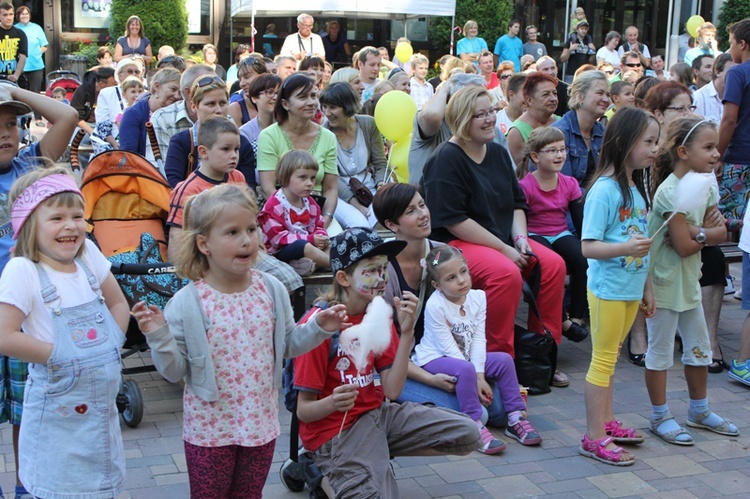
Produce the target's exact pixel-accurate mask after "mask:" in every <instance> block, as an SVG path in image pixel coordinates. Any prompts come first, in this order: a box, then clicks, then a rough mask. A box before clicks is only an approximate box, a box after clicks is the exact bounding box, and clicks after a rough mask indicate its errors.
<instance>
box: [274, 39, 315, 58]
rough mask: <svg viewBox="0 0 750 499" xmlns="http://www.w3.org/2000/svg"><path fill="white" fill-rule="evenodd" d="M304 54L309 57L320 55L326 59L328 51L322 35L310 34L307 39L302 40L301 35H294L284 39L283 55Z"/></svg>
mask: <svg viewBox="0 0 750 499" xmlns="http://www.w3.org/2000/svg"><path fill="white" fill-rule="evenodd" d="M300 52H303V53H305V54H308V55H318V56H319V57H323V58H324V59H325V53H326V49H325V47H324V46H323V39H322V38H320V35H318V34H315V33H310V36H309V37H307V38H302V36H300V34H299V33H292V34H291V35H289V36H287V37H286V39H284V45H282V46H281V52H280V54H281V55H291V56H292V57H294V54H299V53H300Z"/></svg>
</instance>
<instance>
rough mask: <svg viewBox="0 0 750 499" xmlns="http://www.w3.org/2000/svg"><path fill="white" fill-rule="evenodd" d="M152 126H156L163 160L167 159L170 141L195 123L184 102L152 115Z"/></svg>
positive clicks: (158, 110) (178, 102) (171, 105)
mask: <svg viewBox="0 0 750 499" xmlns="http://www.w3.org/2000/svg"><path fill="white" fill-rule="evenodd" d="M151 124H152V125H153V126H154V132H155V133H156V142H157V143H158V144H159V151H161V157H162V158H166V157H167V149H168V148H169V140H170V139H171V138H172V137H173V136H174V135H176V134H177V133H179V132H181V131H183V130H187V129H188V128H190V127H191V126H193V122H192V121H190V117H189V116H188V114H187V110H186V109H185V101H184V100H181V101H177V102H175V103H174V104H170V105H168V106H167V107H163V108H161V109H157V110H156V111H155V112H154V114H153V115H151Z"/></svg>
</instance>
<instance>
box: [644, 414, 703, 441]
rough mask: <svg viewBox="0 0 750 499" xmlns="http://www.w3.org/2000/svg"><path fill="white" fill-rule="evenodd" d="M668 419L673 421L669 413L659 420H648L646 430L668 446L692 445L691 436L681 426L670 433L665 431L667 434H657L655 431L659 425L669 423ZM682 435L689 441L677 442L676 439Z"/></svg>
mask: <svg viewBox="0 0 750 499" xmlns="http://www.w3.org/2000/svg"><path fill="white" fill-rule="evenodd" d="M670 419H674V417H673V416H672V414H671V413H667V414H665V415H664V416H662V417H660V418H656V419H653V418H652V419H650V420H649V428H648V429H649V430H651V433H653V434H654V435H656V436H657V437H659V438H661V439H662V440H664V441H665V442H667V443H669V444H674V445H685V446H687V445H693V443H694V442H693V436H692V435H691V434H690V433H688V431H687V430H686V429H685V428H683V427H682V426H680V428H679V429H678V430H672V431H667V432H659V431H658V430H657V428H658V427H659V425H660V424H662V423H663V422H664V421H669V420H670ZM688 424H690V422H688ZM682 435H687V436H688V437H689V438H690V440H677V438H678V437H680V436H682Z"/></svg>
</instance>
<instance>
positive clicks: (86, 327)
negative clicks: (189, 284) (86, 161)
mask: <svg viewBox="0 0 750 499" xmlns="http://www.w3.org/2000/svg"><path fill="white" fill-rule="evenodd" d="M9 204H10V206H11V213H10V215H11V223H12V227H13V238H14V239H16V241H17V243H16V247H15V257H14V258H12V259H11V260H10V262H9V263H8V265H7V266H6V267H5V270H4V271H3V275H2V278H1V279H0V352H2V353H3V354H6V355H10V356H13V357H17V358H19V359H22V360H25V361H28V362H30V363H31V364H30V365H29V377H28V381H27V384H26V394H25V399H24V419H23V424H22V425H21V434H20V443H19V475H20V478H21V480H22V482H23V483H24V485H25V486H26V489H27V490H28V491H29V492H30V493H31V494H32V495H33V496H36V497H44V498H60V499H63V498H70V497H82V498H111V497H114V496H116V495H118V494H119V493H120V492H122V490H123V487H124V484H125V456H124V453H123V447H122V437H121V435H120V424H119V420H118V417H119V416H118V411H117V408H116V406H115V398H116V396H117V392H118V389H119V385H120V355H119V349H120V347H121V346H122V344H123V342H124V341H125V337H124V335H123V333H122V331H123V329H124V328H125V326H127V323H128V319H129V314H128V306H127V302H126V301H125V298H124V296H123V295H122V292H121V291H120V288H119V286H118V285H117V282H116V281H115V279H114V277H113V276H112V274H110V273H109V261H108V260H107V259H106V258H104V256H103V255H102V254H101V252H100V251H99V250H98V249H97V248H96V246H95V245H94V244H93V243H91V242H90V241H87V240H86V224H85V221H84V219H83V210H84V203H83V197H82V195H81V192H80V190H79V189H78V187H77V186H76V183H75V180H74V179H73V178H72V177H70V176H69V175H68V174H67V173H66V171H65V169H64V168H51V169H46V170H36V171H34V172H31V173H29V174H27V175H24V176H23V177H21V178H19V179H18V180H17V181H16V183H15V184H14V185H13V188H12V189H11V192H10V198H9ZM22 329H23V332H22Z"/></svg>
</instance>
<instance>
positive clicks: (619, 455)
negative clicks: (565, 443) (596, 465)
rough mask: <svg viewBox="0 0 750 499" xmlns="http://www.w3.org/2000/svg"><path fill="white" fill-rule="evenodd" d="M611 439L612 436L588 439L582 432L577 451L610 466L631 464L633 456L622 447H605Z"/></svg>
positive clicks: (633, 460)
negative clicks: (610, 448) (609, 448)
mask: <svg viewBox="0 0 750 499" xmlns="http://www.w3.org/2000/svg"><path fill="white" fill-rule="evenodd" d="M613 441H614V440H613V439H612V437H604V438H600V439H599V440H589V437H588V436H587V435H586V434H585V433H584V434H583V436H582V437H581V446H580V447H579V448H578V453H579V454H580V455H582V456H586V457H590V458H591V459H596V460H597V461H599V462H602V463H605V464H611V465H612V466H630V465H631V464H633V463H634V462H635V457H633V456H631V455H630V454H628V453H627V452H626V451H624V450H623V449H622V447H616V448H614V449H612V450H607V449H606V447H607V446H608V445H609V444H610V443H612V442H613Z"/></svg>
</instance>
